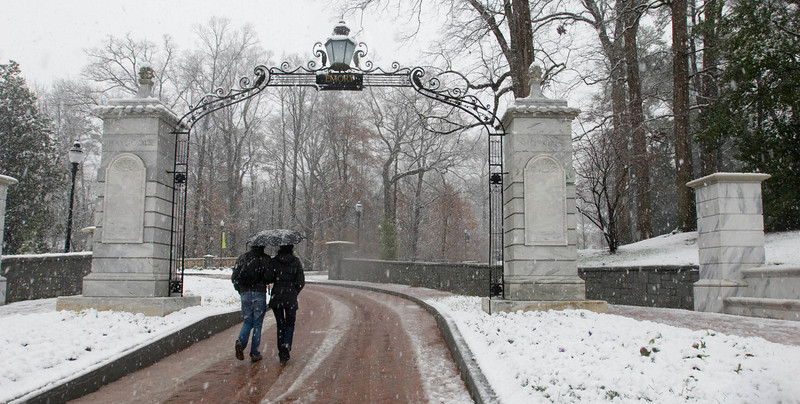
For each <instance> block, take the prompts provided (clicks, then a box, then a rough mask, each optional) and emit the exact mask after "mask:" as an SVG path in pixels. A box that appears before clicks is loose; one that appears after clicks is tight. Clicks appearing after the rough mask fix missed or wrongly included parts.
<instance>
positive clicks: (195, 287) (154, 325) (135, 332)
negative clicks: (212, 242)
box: [0, 276, 239, 403]
mask: <svg viewBox="0 0 800 404" xmlns="http://www.w3.org/2000/svg"><path fill="white" fill-rule="evenodd" d="M185 279H186V281H185V282H186V288H185V294H187V295H200V296H202V297H203V301H202V305H201V306H197V307H190V308H187V309H184V310H181V311H179V312H175V313H171V314H169V315H167V316H164V317H157V316H145V315H143V314H132V313H126V312H113V311H100V312H98V311H97V310H84V311H81V312H79V313H76V312H74V311H56V299H41V300H31V301H25V302H17V303H12V304H9V305H6V306H0V358H2V360H0V403H6V402H9V401H11V400H13V399H15V398H18V397H20V396H22V395H24V394H26V393H29V392H32V391H37V390H40V389H43V388H46V387H47V386H48V385H50V384H52V383H57V382H60V381H63V380H67V379H69V378H71V377H73V376H75V375H77V374H82V373H85V372H88V371H91V370H93V369H96V368H98V367H100V366H102V365H103V364H105V363H108V362H110V361H112V360H114V359H116V358H119V357H121V356H123V355H125V354H127V353H128V352H131V351H133V350H136V349H138V348H140V347H142V346H144V345H147V344H149V343H151V342H153V341H155V340H157V339H159V338H161V337H164V336H166V335H169V334H170V333H172V332H174V331H176V330H179V329H182V328H184V327H186V326H188V325H190V324H193V323H195V322H197V321H199V320H202V319H204V318H206V317H209V316H212V315H216V314H221V313H227V312H230V311H232V310H236V309H238V307H239V295H238V294H237V293H236V291H234V290H233V288H232V287H230V281H228V280H224V279H209V278H202V277H193V276H188V277H186V278H185Z"/></svg>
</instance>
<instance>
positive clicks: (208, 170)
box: [180, 19, 268, 254]
mask: <svg viewBox="0 0 800 404" xmlns="http://www.w3.org/2000/svg"><path fill="white" fill-rule="evenodd" d="M195 30H196V33H197V35H198V38H199V45H200V47H199V48H198V49H197V50H195V51H193V52H191V53H190V54H189V55H188V56H187V57H186V59H185V60H184V61H183V63H182V65H181V75H180V83H181V87H183V88H186V89H187V92H186V93H185V94H186V95H185V97H186V98H187V103H191V99H193V98H195V99H199V97H200V96H203V95H205V94H209V93H212V92H213V91H215V90H216V89H217V88H223V89H228V88H232V87H235V86H237V85H238V83H239V79H240V78H241V77H242V76H245V75H249V74H250V73H251V71H252V68H253V66H256V65H257V64H259V63H264V62H265V61H266V60H267V59H268V54H267V53H266V52H264V51H263V49H261V47H260V46H259V45H258V41H257V39H256V36H255V32H254V31H253V28H252V27H251V26H249V25H245V26H243V27H241V28H240V29H236V28H234V27H232V26H231V24H230V22H229V21H228V20H225V19H211V20H210V21H209V22H208V23H207V24H206V25H198V26H196V27H195ZM262 99H263V96H262V95H257V96H255V97H253V98H250V99H248V100H246V101H243V102H241V103H238V104H235V105H233V106H230V107H228V108H224V109H221V110H219V111H216V112H214V113H212V114H209V115H208V116H206V117H205V118H204V119H203V120H201V121H200V122H199V124H198V125H196V126H195V128H194V130H193V132H192V143H191V147H190V151H191V152H192V154H193V157H192V158H193V160H194V161H196V162H197V164H196V165H193V166H195V167H197V168H196V170H195V171H193V172H192V173H191V175H192V181H191V182H190V186H191V188H190V191H192V192H191V196H190V200H192V201H193V203H192V206H193V208H192V211H191V213H190V214H189V215H188V217H190V218H191V222H190V226H189V229H188V231H187V234H188V235H189V237H188V238H189V240H191V242H190V250H193V252H194V253H195V254H204V253H208V252H209V251H217V250H216V248H215V247H214V246H219V245H220V244H221V243H220V240H219V236H218V235H219V234H220V231H219V230H220V229H219V227H218V226H219V224H220V223H221V222H222V221H224V222H225V230H226V235H227V237H226V238H227V240H226V241H228V243H227V244H229V245H230V246H231V247H232V249H233V252H234V253H235V252H236V250H238V249H239V248H241V247H242V246H243V240H244V239H245V238H246V237H247V235H248V234H247V233H248V232H249V231H250V229H251V228H252V227H251V226H250V225H249V217H248V216H247V214H246V213H247V212H248V209H247V208H246V206H247V205H246V200H245V198H244V196H245V188H246V184H245V178H246V177H247V176H248V175H249V174H250V173H251V172H252V170H253V168H254V164H255V161H254V158H255V157H256V156H257V155H258V153H259V150H258V148H259V146H260V145H263V142H262V141H261V140H260V138H261V137H262V136H263V125H264V117H265V113H266V111H265V106H264V104H263V100H262ZM202 249H205V251H201V250H202ZM221 253H225V252H224V251H222V252H221ZM229 254H230V253H229Z"/></svg>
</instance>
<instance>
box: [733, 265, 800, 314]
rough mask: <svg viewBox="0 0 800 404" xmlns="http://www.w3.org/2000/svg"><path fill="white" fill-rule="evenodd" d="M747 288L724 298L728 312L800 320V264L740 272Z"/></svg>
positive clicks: (749, 269)
mask: <svg viewBox="0 0 800 404" xmlns="http://www.w3.org/2000/svg"><path fill="white" fill-rule="evenodd" d="M741 273H742V276H743V277H744V279H743V280H744V282H745V283H746V284H747V287H746V288H745V289H744V290H742V291H740V293H739V295H740V296H738V297H728V298H725V299H724V302H725V308H724V310H725V313H728V314H738V315H744V316H752V317H767V318H775V319H781V320H794V321H800V267H798V266H770V267H758V268H748V269H743V270H742V271H741Z"/></svg>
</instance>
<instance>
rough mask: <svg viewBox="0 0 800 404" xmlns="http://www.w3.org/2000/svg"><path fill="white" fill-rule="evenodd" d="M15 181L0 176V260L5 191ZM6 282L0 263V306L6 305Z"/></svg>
mask: <svg viewBox="0 0 800 404" xmlns="http://www.w3.org/2000/svg"><path fill="white" fill-rule="evenodd" d="M17 182H19V181H17V179H16V178H12V177H8V176H5V175H0V258H2V257H3V234H4V233H5V226H6V191H7V190H8V186H9V185H14V184H16V183H17ZM7 288H8V281H7V280H6V278H4V277H3V263H2V262H0V306H2V305H4V304H6V296H7V293H6V291H7Z"/></svg>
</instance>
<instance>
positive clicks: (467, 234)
mask: <svg viewBox="0 0 800 404" xmlns="http://www.w3.org/2000/svg"><path fill="white" fill-rule="evenodd" d="M468 242H469V233H468V232H467V229H464V259H466V258H467V243H468Z"/></svg>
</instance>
